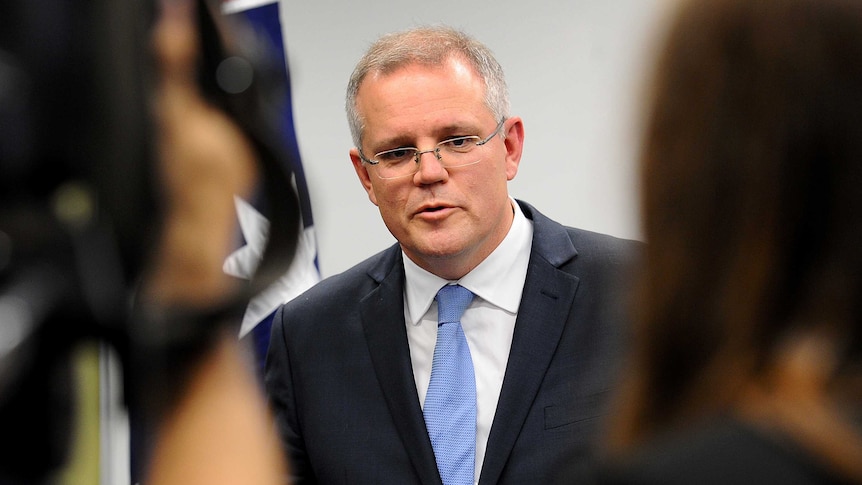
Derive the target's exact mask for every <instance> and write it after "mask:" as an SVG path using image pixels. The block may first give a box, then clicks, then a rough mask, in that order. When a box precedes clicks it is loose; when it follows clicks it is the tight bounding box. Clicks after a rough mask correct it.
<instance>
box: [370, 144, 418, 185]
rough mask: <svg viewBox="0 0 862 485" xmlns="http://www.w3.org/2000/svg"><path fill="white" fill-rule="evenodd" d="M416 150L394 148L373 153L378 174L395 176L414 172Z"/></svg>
mask: <svg viewBox="0 0 862 485" xmlns="http://www.w3.org/2000/svg"><path fill="white" fill-rule="evenodd" d="M416 152H417V150H416V149H415V148H396V149H394V150H386V151H385V152H380V153H378V154H377V155H374V160H375V161H377V165H375V168H376V170H377V173H378V175H379V176H380V177H382V178H395V177H401V176H404V175H410V174H411V173H415V172H416V170H417V164H416V162H415V160H416Z"/></svg>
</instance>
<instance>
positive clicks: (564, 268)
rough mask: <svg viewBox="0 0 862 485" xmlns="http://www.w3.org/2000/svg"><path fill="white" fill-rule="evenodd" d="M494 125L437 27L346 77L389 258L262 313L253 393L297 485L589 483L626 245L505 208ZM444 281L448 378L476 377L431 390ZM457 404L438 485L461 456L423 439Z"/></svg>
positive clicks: (472, 52) (514, 142)
mask: <svg viewBox="0 0 862 485" xmlns="http://www.w3.org/2000/svg"><path fill="white" fill-rule="evenodd" d="M508 109H509V107H508V94H507V90H506V85H505V81H504V79H503V74H502V69H501V68H500V66H499V65H498V64H497V62H496V61H495V60H494V58H493V56H492V54H491V53H490V52H489V51H488V49H487V48H486V47H485V46H483V45H482V44H480V43H478V42H476V41H475V40H473V39H471V38H470V37H468V36H466V35H464V34H462V33H460V32H457V31H454V30H450V29H448V28H420V29H413V30H410V31H406V32H402V33H397V34H392V35H388V36H384V37H383V38H382V39H380V40H379V41H378V42H377V43H376V44H374V45H373V46H372V47H371V48H370V50H369V51H368V53H367V54H366V55H365V57H364V58H363V59H362V60H361V61H360V62H359V64H358V65H357V67H356V69H355V71H354V73H353V76H352V78H351V81H350V84H349V86H348V93H347V112H348V118H349V121H350V125H351V130H352V133H353V139H354V143H355V145H356V147H355V148H353V149H351V150H350V158H351V160H352V161H353V167H354V169H355V170H356V174H357V175H358V176H359V180H360V182H361V183H362V185H363V187H364V188H365V190H366V191H367V192H368V197H369V199H370V200H371V202H372V203H374V204H375V205H376V206H377V207H378V208H379V210H380V214H381V216H382V218H383V221H384V223H385V224H386V226H387V228H388V229H389V231H390V232H391V233H392V234H393V235H394V236H395V238H396V239H397V240H398V244H396V245H394V246H392V247H390V248H389V249H387V250H385V251H383V252H381V253H379V254H377V255H375V256H373V257H371V258H369V259H367V260H366V261H364V262H362V263H360V264H358V265H357V266H355V267H353V268H352V269H350V270H348V271H346V272H345V273H343V274H340V275H337V276H334V277H332V278H329V279H327V280H325V281H323V282H322V283H320V284H318V285H317V286H316V287H314V288H312V289H311V290H309V291H308V292H307V293H305V294H303V295H301V296H300V297H298V298H297V299H295V300H293V301H292V302H290V303H288V304H286V305H285V306H284V307H282V308H281V309H280V310H279V312H278V313H277V315H276V318H275V322H274V324H273V333H272V339H271V343H270V345H271V347H270V351H269V354H268V358H267V376H266V380H267V389H268V392H269V394H270V397H271V399H272V402H273V405H274V408H275V410H276V413H277V416H278V419H279V426H280V431H281V433H282V438H283V440H284V443H285V446H286V447H287V449H288V454H289V457H290V460H291V465H292V471H293V473H294V479H295V483H326V484H331V483H353V484H355V483H362V484H378V483H398V484H413V483H423V484H440V483H441V482H442V483H446V484H447V485H448V484H449V483H473V482H478V483H489V484H490V483H553V482H554V481H557V480H558V479H563V478H565V479H571V478H575V479H576V478H577V477H578V475H580V474H583V473H586V471H587V470H588V468H589V462H590V452H591V449H590V447H591V444H592V441H593V440H594V438H595V437H596V430H597V425H598V419H596V418H598V417H600V416H601V415H602V414H603V413H604V412H605V409H604V408H605V403H606V398H605V396H606V394H607V391H608V390H609V388H610V387H611V376H612V370H613V367H614V365H615V363H616V356H617V354H618V351H619V349H618V347H619V346H620V342H619V339H620V335H621V330H622V328H621V322H620V319H619V313H620V312H619V311H618V310H619V308H620V307H621V306H622V302H621V300H620V299H619V298H618V295H617V294H616V293H617V291H616V290H617V289H618V286H619V283H621V281H620V280H621V279H622V278H623V268H624V267H625V266H626V264H625V263H626V261H627V259H629V256H630V252H631V251H632V250H633V248H634V246H635V244H636V243H633V242H629V241H622V240H618V239H614V238H611V237H609V236H603V235H598V234H594V233H589V232H586V231H581V230H577V229H571V228H566V227H563V226H561V225H559V224H557V223H556V222H553V221H551V220H549V219H547V218H546V217H544V216H543V215H542V214H540V213H539V212H538V211H536V209H534V208H533V207H532V206H530V205H528V204H526V203H523V202H515V201H514V200H513V199H511V198H510V197H509V194H508V189H507V184H508V181H510V180H512V179H513V178H514V177H515V175H516V174H517V171H518V165H519V163H520V159H521V152H522V147H523V140H524V126H523V122H522V120H521V119H520V118H518V117H517V116H509V113H508ZM454 283H457V285H458V287H459V288H466V289H467V290H469V293H467V295H468V296H467V297H466V299H467V301H470V303H469V306H468V307H467V309H466V311H464V312H463V315H462V316H461V317H460V322H457V323H459V324H460V329H462V331H463V335H464V336H465V337H466V341H467V343H468V345H467V346H468V347H469V351H467V355H468V357H467V360H466V363H464V361H461V362H459V363H458V364H457V365H453V366H452V367H455V368H456V369H459V370H463V369H465V368H468V369H469V370H470V372H474V375H472V376H470V377H469V378H468V379H467V380H466V381H463V382H468V383H469V384H464V385H457V386H455V387H453V388H451V389H449V390H446V391H442V392H438V391H436V390H435V391H433V392H432V391H430V390H429V387H432V388H434V387H435V386H436V384H435V383H434V382H433V381H435V377H434V375H433V374H435V372H437V370H436V369H437V366H438V362H437V360H436V359H435V357H434V355H435V347H441V346H442V345H438V344H437V343H436V339H437V334H438V307H439V306H441V305H442V303H438V301H437V300H436V299H435V294H437V292H438V290H441V288H442V287H444V286H447V285H450V284H454ZM459 291H460V290H459ZM440 301H441V302H442V301H443V300H440ZM447 305H448V303H447ZM447 313H448V310H447ZM441 320H442V319H441ZM453 320H456V321H457V320H458V318H457V315H456V317H455V318H453ZM439 325H440V329H441V335H442V329H443V328H444V322H441V323H440V324H439ZM446 325H447V327H446V328H450V327H448V323H446ZM459 348H462V347H459ZM441 361H442V362H445V361H446V360H445V359H442V358H441ZM471 361H472V362H471ZM441 372H442V371H441ZM467 388H471V389H470V392H472V388H475V393H474V395H471V397H468V398H465V399H466V400H467V401H469V402H470V404H471V405H470V408H471V411H470V412H471V413H474V415H475V418H473V417H472V415H470V416H471V417H470V418H469V419H472V421H469V420H468V423H469V424H467V425H464V424H456V425H451V426H452V428H453V429H454V431H455V434H459V435H460V434H462V432H463V433H469V439H467V440H466V441H468V442H470V443H469V447H468V449H465V451H464V453H463V454H459V455H458V456H459V457H460V458H459V459H460V461H459V464H458V465H457V467H462V466H465V463H466V471H464V470H461V471H464V473H466V476H469V478H467V479H464V478H462V479H450V478H448V474H449V470H450V464H448V462H446V460H447V458H444V457H443V455H444V454H445V448H447V446H450V445H451V446H455V445H454V444H455V443H456V442H458V443H460V442H461V440H460V439H459V438H458V437H456V436H454V435H449V434H447V431H445V430H444V431H440V430H439V429H438V428H437V424H435V423H437V420H438V419H439V417H440V415H442V416H443V417H444V418H446V417H453V416H456V415H458V416H460V415H461V414H459V413H460V411H455V409H454V408H450V407H448V406H452V403H446V402H445V398H446V397H450V396H449V395H450V394H454V393H460V392H461V391H462V390H466V389H467ZM426 394H427V395H431V394H434V395H435V396H437V397H440V395H442V398H441V399H437V397H435V399H434V400H432V401H434V404H433V405H429V404H428V403H429V400H428V399H426ZM438 401H441V402H443V404H440V403H439V402H438ZM440 406H442V408H441V409H437V408H438V407H440ZM429 407H434V408H435V409H436V411H434V412H429V409H428V408H429ZM423 411H424V412H425V416H423ZM444 427H445V425H444ZM459 453H460V452H459ZM562 470H567V475H568V476H566V477H560V474H561V471H562ZM441 475H443V476H442V479H441ZM462 476H464V475H462Z"/></svg>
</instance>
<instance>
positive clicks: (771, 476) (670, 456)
mask: <svg viewBox="0 0 862 485" xmlns="http://www.w3.org/2000/svg"><path fill="white" fill-rule="evenodd" d="M599 483H600V484H602V485H646V484H662V485H674V484H698V485H710V484H748V483H751V484H781V485H796V484H798V485H803V484H805V485H809V484H846V483H853V482H851V481H849V480H846V479H844V478H842V477H840V476H838V475H836V474H835V472H834V471H831V470H830V469H828V468H827V466H826V464H825V463H823V462H821V461H818V459H817V458H816V457H814V456H812V455H810V454H809V453H807V452H806V451H805V450H803V449H802V448H801V447H800V446H799V445H797V444H795V443H793V442H792V441H791V440H790V439H788V438H787V437H783V436H779V435H776V434H767V433H766V432H764V430H760V429H757V428H755V427H753V426H750V425H748V424H745V423H743V422H741V421H739V420H736V419H733V418H729V417H722V418H718V419H715V420H712V421H710V422H708V423H704V424H703V425H702V426H697V427H696V428H693V429H689V430H687V431H684V432H678V433H673V434H668V435H666V436H663V437H661V438H657V439H655V440H653V441H652V442H650V443H649V444H648V445H647V446H644V447H642V448H640V449H639V450H638V451H637V452H635V453H634V454H633V455H632V456H630V457H628V458H626V459H624V460H619V461H617V462H614V463H612V464H608V465H607V466H605V467H604V469H603V471H602V474H601V477H600V479H599Z"/></svg>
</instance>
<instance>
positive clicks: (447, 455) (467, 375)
mask: <svg viewBox="0 0 862 485" xmlns="http://www.w3.org/2000/svg"><path fill="white" fill-rule="evenodd" d="M436 299H437V314H438V317H437V322H438V323H437V343H436V344H435V346H434V361H433V363H432V364H431V382H430V383H429V385H428V393H427V394H426V395H425V407H424V409H423V411H422V412H423V413H424V415H425V427H426V428H427V429H428V436H430V437H431V446H432V447H433V448H434V456H435V457H436V458H437V469H438V470H439V471H440V478H441V479H442V480H443V484H444V485H470V484H472V483H473V470H474V467H475V463H476V378H475V376H474V374H473V359H472V358H471V357H470V348H469V347H468V346H467V339H466V338H465V337H464V330H463V329H462V328H461V315H462V314H463V313H464V310H465V309H467V305H469V304H470V301H472V300H473V293H471V292H470V290H468V289H467V288H464V287H463V286H458V285H447V286H444V287H443V288H441V289H440V291H438V292H437V298H436Z"/></svg>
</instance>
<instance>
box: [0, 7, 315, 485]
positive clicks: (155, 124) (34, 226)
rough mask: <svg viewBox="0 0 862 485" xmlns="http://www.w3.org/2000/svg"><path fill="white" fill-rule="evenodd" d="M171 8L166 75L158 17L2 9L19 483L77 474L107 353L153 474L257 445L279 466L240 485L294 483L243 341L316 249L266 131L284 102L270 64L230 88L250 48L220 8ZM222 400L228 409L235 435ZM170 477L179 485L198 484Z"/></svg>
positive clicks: (1, 452)
mask: <svg viewBox="0 0 862 485" xmlns="http://www.w3.org/2000/svg"><path fill="white" fill-rule="evenodd" d="M163 6H164V7H165V8H164V16H163V17H160V21H159V22H158V24H157V25H156V27H157V29H156V38H155V53H156V59H155V60H156V61H158V64H154V63H153V58H152V56H151V54H152V47H153V44H152V43H151V39H150V35H151V34H152V30H151V29H152V27H153V25H154V24H153V22H154V20H155V19H156V16H157V10H159V8H158V7H159V6H156V5H152V4H150V3H149V2H145V1H134V0H127V1H123V2H115V1H113V0H91V1H87V2H74V4H70V3H69V2H62V1H54V0H46V1H44V2H39V3H38V5H36V4H34V3H33V2H24V1H18V0H12V1H8V2H3V4H2V5H0V80H2V82H0V189H2V190H0V332H2V338H0V342H2V344H0V429H3V430H4V433H3V438H2V439H0V482H3V483H5V482H12V483H43V482H50V481H51V477H52V476H53V475H54V474H55V473H56V471H57V470H58V469H59V468H61V467H62V466H63V465H64V463H65V461H66V457H67V455H68V447H69V443H70V430H71V429H72V428H73V426H72V422H73V420H74V412H73V411H74V410H73V409H72V407H73V401H74V399H72V395H73V394H74V393H75V392H76V390H77V389H76V385H75V382H74V380H73V379H72V378H71V369H70V366H69V361H70V358H69V356H70V354H71V353H72V352H73V350H74V349H76V348H77V347H79V346H80V345H82V344H83V343H86V342H90V341H104V342H108V343H109V344H110V345H111V346H112V347H114V348H115V349H116V350H117V352H118V354H119V355H120V356H121V360H122V363H123V368H124V375H125V379H124V382H123V384H124V389H125V393H126V394H125V399H126V402H127V404H128V405H129V408H130V409H132V410H133V411H134V412H133V416H134V417H135V418H137V419H140V420H141V422H140V423H138V424H140V425H141V428H140V429H143V430H144V433H145V434H146V435H147V436H146V437H145V438H144V439H143V440H142V441H143V448H144V449H142V450H138V451H139V452H140V453H141V456H142V457H143V458H144V459H145V460H148V459H149V453H148V452H149V450H150V448H149V447H150V445H152V443H153V442H157V443H159V449H160V450H161V449H162V446H164V449H171V450H174V451H175V452H176V450H180V451H185V452H189V453H192V454H190V455H187V456H186V458H187V459H185V460H183V462H182V465H183V467H184V473H186V474H192V475H191V476H192V477H193V476H194V475H193V474H194V473H196V472H200V471H201V470H203V469H204V463H198V462H197V461H196V460H198V459H206V460H212V459H214V458H213V456H212V455H206V454H205V451H206V450H215V449H222V450H230V449H231V448H230V447H228V446H226V445H225V443H245V445H244V446H245V449H246V450H247V451H251V450H253V449H255V447H256V446H259V447H260V448H259V449H258V451H261V453H260V455H259V456H257V457H250V456H248V455H245V454H240V455H230V456H224V457H222V458H223V459H222V460H221V461H218V463H219V464H220V465H221V468H220V469H221V470H222V471H225V470H226V469H227V468H228V467H233V469H234V470H236V471H237V473H239V471H240V470H243V473H245V472H246V471H253V472H254V473H253V474H251V475H247V476H248V477H250V478H253V477H255V476H258V477H260V476H261V474H268V476H269V477H270V478H274V477H278V476H280V475H281V474H282V473H283V471H282V468H281V467H282V466H283V465H282V464H281V462H280V461H279V460H278V459H277V457H278V451H277V449H271V448H270V446H272V443H274V441H273V440H272V439H270V438H268V437H269V435H270V434H271V430H270V426H269V425H267V414H266V411H265V405H264V404H263V402H264V401H263V399H262V396H260V395H259V394H258V393H257V392H255V391H253V389H254V380H253V374H252V373H251V368H250V366H249V364H248V363H247V362H245V361H244V360H243V358H242V349H241V348H240V346H239V344H238V343H237V342H236V337H235V336H236V332H237V331H238V325H239V320H238V317H239V316H241V311H240V312H239V313H237V312H236V309H241V308H243V307H244V306H245V304H246V302H247V300H248V297H249V296H250V295H252V294H254V293H255V292H256V291H259V289H261V288H265V287H266V286H268V285H269V284H270V283H271V282H272V281H273V280H274V279H275V278H276V277H277V276H278V275H280V274H282V273H283V271H284V270H285V269H286V267H287V266H288V265H289V263H290V260H291V258H292V255H293V253H294V251H295V247H296V241H297V233H298V228H299V211H298V203H297V199H296V194H295V193H294V191H293V189H292V187H291V186H290V183H289V180H290V175H289V173H287V172H286V171H285V169H284V167H288V166H290V165H289V164H288V163H284V160H283V157H284V156H285V155H284V153H283V152H282V150H281V149H280V147H279V144H278V142H277V141H275V140H277V135H275V134H274V132H275V130H274V129H273V128H272V126H273V124H272V123H271V121H270V119H269V118H268V114H267V112H266V96H267V95H268V94H272V93H273V92H276V91H277V89H278V87H277V86H274V85H269V84H267V83H268V79H267V76H266V73H265V72H262V71H261V72H259V71H257V70H256V67H257V62H256V58H255V53H254V52H251V53H249V54H247V55H245V56H244V57H241V58H242V59H245V64H244V65H245V66H246V67H249V66H250V67H251V69H250V71H249V70H248V69H246V70H247V71H249V72H250V73H252V76H251V78H250V82H248V83H247V84H246V86H245V89H242V90H231V91H230V92H228V91H225V90H224V89H222V88H221V87H220V86H219V84H218V83H217V82H216V80H215V78H216V70H217V67H218V66H219V65H221V64H222V62H223V61H224V60H225V59H227V58H230V57H237V56H238V55H239V52H240V51H241V49H240V48H239V46H238V45H237V39H236V38H233V37H231V36H230V33H231V32H233V30H232V29H228V28H227V27H226V26H225V25H220V24H217V21H216V20H215V18H214V17H215V16H214V15H212V11H213V10H212V8H217V7H218V5H215V6H214V7H213V6H211V5H208V4H206V3H204V2H202V1H199V2H192V1H170V2H165V4H164V5H163ZM108 19H110V20H108ZM238 58H239V57H238ZM255 183H257V184H258V185H257V187H258V190H259V191H260V193H261V194H262V197H263V198H265V199H266V202H267V204H266V206H267V208H268V210H269V212H268V213H267V217H269V218H270V219H271V220H272V221H273V224H272V225H273V230H271V231H270V237H269V244H268V245H267V248H266V250H265V251H264V255H263V261H262V262H261V265H260V267H259V270H258V271H257V273H256V274H255V279H254V280H253V281H252V283H251V285H250V286H246V285H242V286H241V285H238V284H237V283H235V282H233V281H231V280H230V278H229V277H227V276H225V275H224V274H223V273H222V272H221V263H222V261H223V260H224V258H225V256H226V255H227V254H228V252H229V250H230V249H231V242H232V238H234V236H235V234H236V230H237V228H236V227H235V214H234V212H233V202H232V200H233V196H234V193H239V194H247V193H248V192H249V191H250V190H252V187H254V186H255V185H254V184H255ZM133 297H134V299H135V305H136V306H135V308H136V311H134V312H132V311H131V307H130V302H131V301H132V299H133ZM241 396H245V399H242V400H240V399H239V397H241ZM202 397H204V398H205V400H206V402H207V405H208V406H210V407H212V409H220V410H221V413H220V414H221V417H220V418H219V421H218V424H219V426H213V425H214V424H216V423H215V422H213V421H211V420H210V418H215V417H214V416H212V415H209V414H206V412H205V411H204V410H199V403H200V402H201V398H202ZM231 404H233V405H231ZM228 409H229V410H230V412H227V411H226V410H228ZM230 413H233V415H231V414H230ZM231 416H233V417H234V418H235V419H231ZM243 419H244V421H243ZM230 422H236V423H240V422H242V423H243V424H242V425H237V426H230V425H227V424H226V423H230ZM186 430H194V433H192V434H190V435H187V434H186V433H185V431H186ZM201 430H203V431H201ZM150 433H152V437H150V436H149V434H150ZM185 436H192V437H193V438H194V440H197V441H191V442H186V441H184V438H183V437H185ZM200 440H204V442H203V443H202V442H201V441H200ZM196 445H205V446H196ZM220 445H223V446H220ZM194 452H201V453H204V455H205V456H201V455H196V454H194ZM267 452H268V453H269V455H267ZM176 456H177V457H179V456H181V455H176ZM267 456H271V457H273V458H272V459H270V460H267V458H266V457H267ZM154 458H156V461H155V462H154V463H156V466H155V467H154V469H153V473H152V474H153V478H154V479H158V480H159V482H160V483H189V481H195V480H187V481H176V480H175V478H172V477H176V475H175V474H173V473H172V472H173V471H174V470H173V469H172V462H170V461H167V462H165V461H164V460H160V459H159V456H158V455H157V456H155V457H154ZM246 459H247V460H248V461H246ZM146 463H148V461H145V464H144V466H145V467H147V465H146ZM198 465H200V468H198ZM261 467H263V468H262V469H261ZM206 469H207V470H208V471H209V472H212V471H214V470H216V468H215V467H213V463H212V462H211V461H207V462H206ZM236 476H237V474H229V473H226V472H225V473H223V474H222V475H221V479H230V478H233V479H234V480H233V482H232V483H236ZM186 478H191V477H190V476H189V475H186ZM269 481H272V480H267V479H265V478H263V477H261V480H260V482H259V483H267V482H269ZM207 482H208V483H220V482H218V481H217V480H207ZM221 483H230V482H221Z"/></svg>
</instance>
